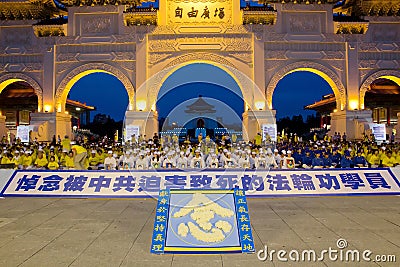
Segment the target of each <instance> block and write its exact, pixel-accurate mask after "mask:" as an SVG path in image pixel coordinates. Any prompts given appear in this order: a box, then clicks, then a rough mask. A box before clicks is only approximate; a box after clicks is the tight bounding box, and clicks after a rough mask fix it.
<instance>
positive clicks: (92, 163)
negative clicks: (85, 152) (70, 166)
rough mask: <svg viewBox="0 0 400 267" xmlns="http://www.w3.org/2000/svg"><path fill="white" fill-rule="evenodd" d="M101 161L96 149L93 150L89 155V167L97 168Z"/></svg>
mask: <svg viewBox="0 0 400 267" xmlns="http://www.w3.org/2000/svg"><path fill="white" fill-rule="evenodd" d="M99 163H100V157H98V156H97V153H96V150H92V151H91V153H90V156H89V167H90V168H91V169H97V165H99Z"/></svg>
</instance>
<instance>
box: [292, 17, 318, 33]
mask: <svg viewBox="0 0 400 267" xmlns="http://www.w3.org/2000/svg"><path fill="white" fill-rule="evenodd" d="M289 25H290V28H289V29H290V31H291V32H296V33H298V32H318V31H320V21H319V18H318V16H316V15H304V14H299V15H290V16H289Z"/></svg>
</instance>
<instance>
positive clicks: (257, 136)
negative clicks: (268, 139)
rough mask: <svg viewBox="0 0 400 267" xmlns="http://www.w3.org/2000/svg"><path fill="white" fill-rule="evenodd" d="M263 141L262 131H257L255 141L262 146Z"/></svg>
mask: <svg viewBox="0 0 400 267" xmlns="http://www.w3.org/2000/svg"><path fill="white" fill-rule="evenodd" d="M261 142H262V137H261V134H260V133H257V135H256V137H254V143H255V145H256V146H258V147H260V146H261Z"/></svg>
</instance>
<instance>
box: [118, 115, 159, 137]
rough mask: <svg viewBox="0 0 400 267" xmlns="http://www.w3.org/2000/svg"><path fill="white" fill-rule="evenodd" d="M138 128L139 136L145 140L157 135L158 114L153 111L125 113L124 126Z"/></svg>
mask: <svg viewBox="0 0 400 267" xmlns="http://www.w3.org/2000/svg"><path fill="white" fill-rule="evenodd" d="M127 125H135V126H139V131H140V134H142V135H146V136H147V138H151V137H153V135H154V133H158V114H157V112H155V111H127V112H126V113H125V126H127Z"/></svg>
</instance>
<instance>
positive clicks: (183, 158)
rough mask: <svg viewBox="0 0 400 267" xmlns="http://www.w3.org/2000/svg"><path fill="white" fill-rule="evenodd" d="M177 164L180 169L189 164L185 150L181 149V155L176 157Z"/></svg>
mask: <svg viewBox="0 0 400 267" xmlns="http://www.w3.org/2000/svg"><path fill="white" fill-rule="evenodd" d="M176 166H177V167H178V168H180V169H186V168H187V166H188V159H187V157H186V156H185V152H183V151H181V152H180V153H179V157H178V158H177V159H176Z"/></svg>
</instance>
